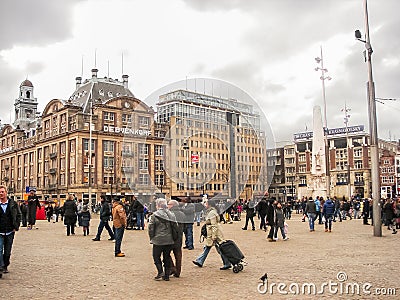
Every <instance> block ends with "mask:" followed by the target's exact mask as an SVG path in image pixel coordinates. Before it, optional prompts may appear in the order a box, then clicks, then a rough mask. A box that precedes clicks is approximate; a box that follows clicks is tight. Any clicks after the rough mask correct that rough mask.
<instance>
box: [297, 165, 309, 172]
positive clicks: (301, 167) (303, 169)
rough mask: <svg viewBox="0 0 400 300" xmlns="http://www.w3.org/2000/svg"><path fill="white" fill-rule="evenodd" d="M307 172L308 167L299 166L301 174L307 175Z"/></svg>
mask: <svg viewBox="0 0 400 300" xmlns="http://www.w3.org/2000/svg"><path fill="white" fill-rule="evenodd" d="M306 171H307V168H306V165H299V172H300V173H305V172H306Z"/></svg>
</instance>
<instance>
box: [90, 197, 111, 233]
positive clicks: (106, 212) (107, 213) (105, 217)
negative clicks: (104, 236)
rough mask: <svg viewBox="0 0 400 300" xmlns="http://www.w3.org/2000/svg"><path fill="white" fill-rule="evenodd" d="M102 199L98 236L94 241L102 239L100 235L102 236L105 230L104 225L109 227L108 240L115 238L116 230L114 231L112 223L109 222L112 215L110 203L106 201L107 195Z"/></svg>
mask: <svg viewBox="0 0 400 300" xmlns="http://www.w3.org/2000/svg"><path fill="white" fill-rule="evenodd" d="M100 201H101V207H100V223H99V226H98V228H97V234H96V237H95V238H93V239H92V241H100V236H101V233H102V232H103V229H104V227H105V228H106V229H107V231H108V234H109V235H110V238H109V239H108V240H109V241H113V240H114V232H113V231H112V229H111V227H110V225H109V224H108V221H109V220H110V217H111V210H110V205H109V204H108V202H107V201H106V198H105V196H101V197H100Z"/></svg>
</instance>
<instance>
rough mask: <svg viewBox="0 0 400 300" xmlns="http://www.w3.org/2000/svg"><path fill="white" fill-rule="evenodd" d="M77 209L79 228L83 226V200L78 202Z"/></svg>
mask: <svg viewBox="0 0 400 300" xmlns="http://www.w3.org/2000/svg"><path fill="white" fill-rule="evenodd" d="M76 207H77V209H78V214H77V215H78V227H79V226H82V221H81V215H82V208H83V202H82V199H79V200H78V204H77V205H76Z"/></svg>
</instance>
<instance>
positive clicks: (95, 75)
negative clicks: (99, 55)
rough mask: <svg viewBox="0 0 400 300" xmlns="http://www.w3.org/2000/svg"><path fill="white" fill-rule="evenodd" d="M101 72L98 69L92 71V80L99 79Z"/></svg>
mask: <svg viewBox="0 0 400 300" xmlns="http://www.w3.org/2000/svg"><path fill="white" fill-rule="evenodd" d="M98 71H99V70H97V69H92V78H97V72H98Z"/></svg>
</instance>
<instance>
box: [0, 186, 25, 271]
mask: <svg viewBox="0 0 400 300" xmlns="http://www.w3.org/2000/svg"><path fill="white" fill-rule="evenodd" d="M0 207H1V208H0V278H1V277H2V273H8V265H9V264H10V256H11V249H12V245H13V241H14V235H15V232H16V231H18V229H19V225H20V222H21V211H20V209H19V207H18V204H17V203H16V202H15V201H14V200H12V199H9V198H8V197H7V189H6V187H5V186H3V185H0Z"/></svg>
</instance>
